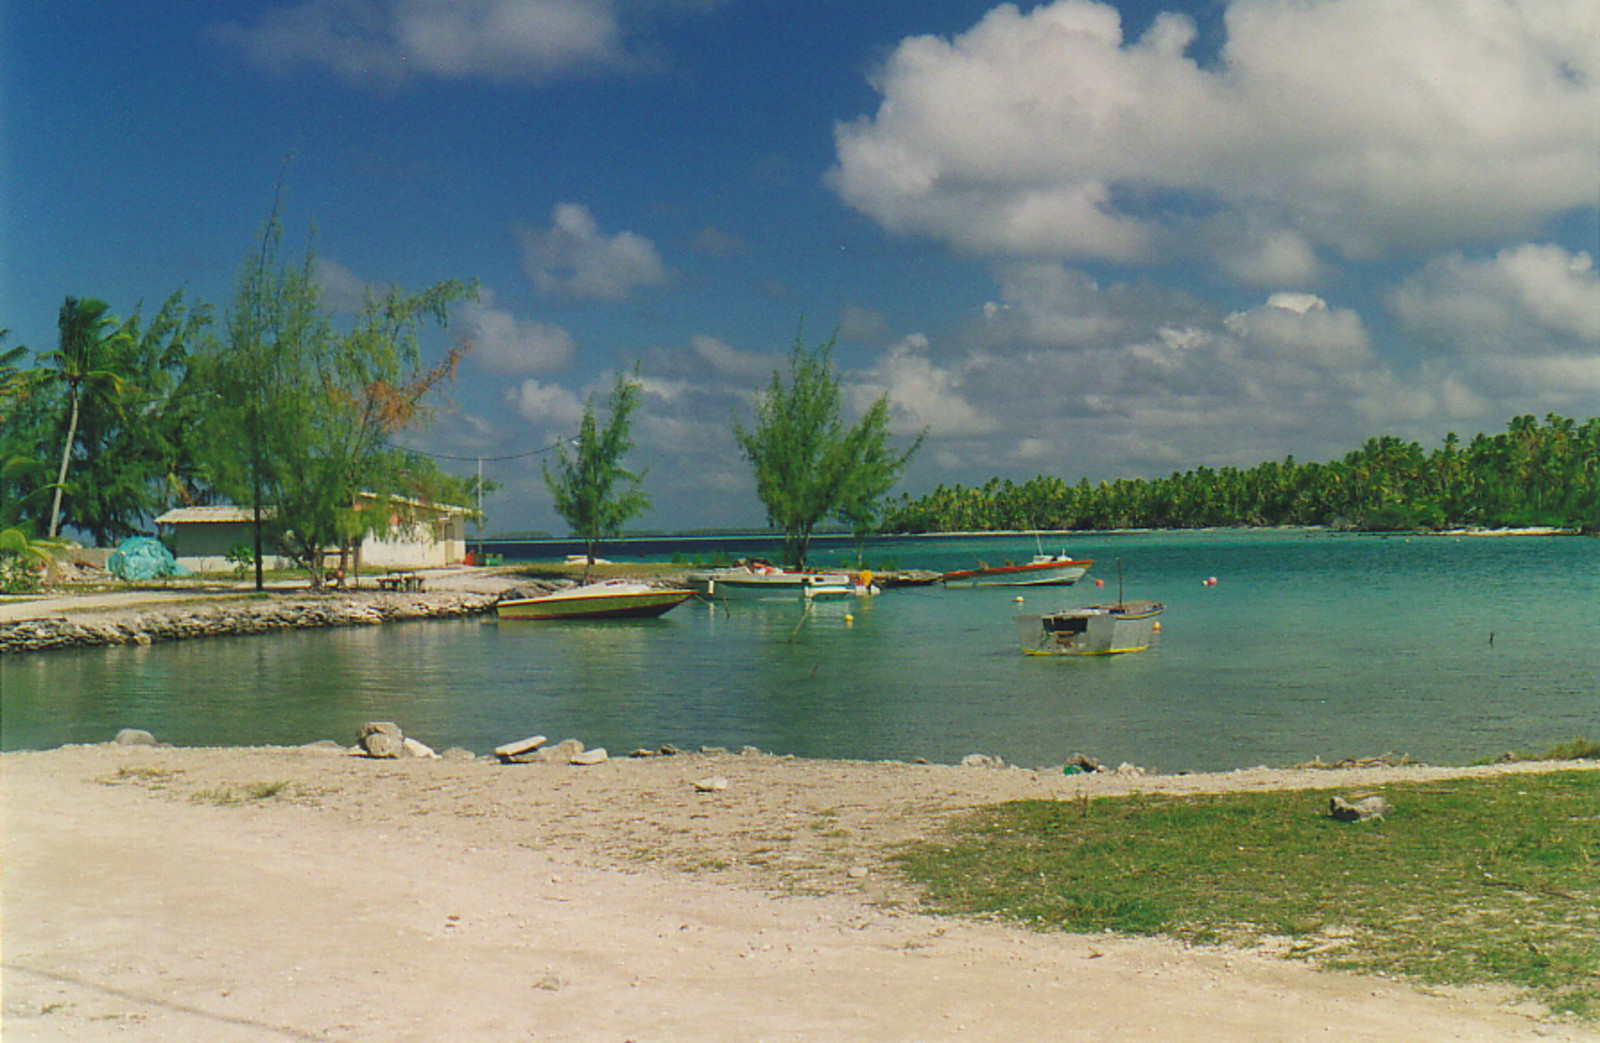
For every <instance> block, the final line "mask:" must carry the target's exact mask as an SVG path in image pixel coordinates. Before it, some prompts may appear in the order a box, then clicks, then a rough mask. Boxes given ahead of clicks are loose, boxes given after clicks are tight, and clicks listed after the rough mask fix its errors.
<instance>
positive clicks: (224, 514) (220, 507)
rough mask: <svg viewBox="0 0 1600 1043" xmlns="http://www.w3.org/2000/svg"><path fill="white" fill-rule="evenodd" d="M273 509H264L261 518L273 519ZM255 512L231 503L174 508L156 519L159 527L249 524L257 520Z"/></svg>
mask: <svg viewBox="0 0 1600 1043" xmlns="http://www.w3.org/2000/svg"><path fill="white" fill-rule="evenodd" d="M273 513H274V511H273V509H272V508H271V507H263V508H262V509H261V516H262V517H264V518H270V517H272V515H273ZM255 517H256V515H255V511H254V510H253V509H251V508H249V507H235V506H234V505H233V504H231V503H219V504H212V505H210V506H207V507H174V508H173V509H172V510H170V511H168V512H167V513H166V514H163V515H161V517H159V518H157V519H156V524H158V525H190V524H193V523H195V522H211V523H213V524H215V523H218V522H248V521H254V520H255Z"/></svg>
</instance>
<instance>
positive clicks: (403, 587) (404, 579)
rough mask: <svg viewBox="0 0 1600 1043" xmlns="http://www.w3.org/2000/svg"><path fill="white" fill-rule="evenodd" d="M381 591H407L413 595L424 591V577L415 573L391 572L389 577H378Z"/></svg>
mask: <svg viewBox="0 0 1600 1043" xmlns="http://www.w3.org/2000/svg"><path fill="white" fill-rule="evenodd" d="M378 589H379V590H394V591H406V592H407V593H412V592H416V591H420V590H422V577H421V576H419V575H417V574H416V573H415V572H391V573H389V574H388V575H387V576H379V577H378Z"/></svg>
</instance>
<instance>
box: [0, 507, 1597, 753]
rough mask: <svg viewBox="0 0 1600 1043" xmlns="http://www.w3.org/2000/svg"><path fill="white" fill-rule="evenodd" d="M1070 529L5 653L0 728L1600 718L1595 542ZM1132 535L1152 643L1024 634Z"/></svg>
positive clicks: (970, 727) (1159, 724) (1197, 733)
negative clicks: (324, 619) (1045, 584)
mask: <svg viewBox="0 0 1600 1043" xmlns="http://www.w3.org/2000/svg"><path fill="white" fill-rule="evenodd" d="M1061 543H1062V541H1061V540H1059V539H1058V540H1056V541H1054V542H1052V543H1050V544H1047V545H1046V547H1045V549H1046V550H1052V551H1053V550H1060V549H1066V550H1068V551H1070V552H1072V553H1074V554H1078V555H1083V556H1088V557H1092V558H1094V559H1095V566H1094V568H1093V569H1091V571H1090V573H1089V576H1088V577H1087V578H1086V579H1085V580H1084V581H1082V582H1080V583H1079V584H1078V585H1077V586H1075V587H1071V588H1054V589H1042V590H1031V591H1030V590H1020V591H1019V590H1018V589H1016V588H1009V589H1008V588H992V589H977V590H944V589H942V588H937V587H933V588H918V589H903V590H894V591H890V592H887V593H885V594H883V595H881V596H879V597H877V598H874V599H865V600H860V601H856V602H853V603H828V604H818V605H816V606H814V608H813V610H812V612H811V613H810V614H809V615H807V616H802V613H801V610H800V608H799V607H798V606H797V605H791V604H788V603H744V604H739V603H735V604H715V605H711V604H702V603H694V602H691V603H689V604H685V605H683V606H682V607H680V608H677V609H674V610H673V611H672V612H671V613H669V614H668V615H666V616H664V617H662V618H661V619H659V620H649V621H639V622H621V623H617V622H613V623H588V624H585V623H577V622H563V623H528V622H522V623H512V622H507V623H498V622H496V621H494V620H493V619H492V618H485V619H478V620H470V621H452V622H438V623H409V624H400V625H393V626H387V627H381V628H372V629H350V630H327V631H302V632H296V633H292V634H284V635H275V636H270V637H249V638H218V639H210V640H203V641H190V642H180V643H175V644H165V645H155V646H151V647H144V648H139V647H130V648H115V649H110V650H91V651H83V652H62V653H50V654H44V655H33V656H8V657H5V658H3V659H0V694H3V708H0V709H3V736H0V738H3V744H4V747H5V748H6V749H18V748H38V747H47V746H54V745H59V744H61V743H66V742H99V741H104V740H105V739H107V738H109V737H110V736H111V735H113V734H114V733H115V731H116V730H117V729H118V728H120V727H138V728H144V729H147V730H149V731H151V732H153V733H155V734H156V735H157V736H158V737H159V738H161V739H163V740H165V741H168V742H173V743H177V744H182V745H202V744H204V745H211V744H234V743H248V744H259V743H283V744H297V743H302V742H309V741H311V740H314V739H320V738H336V739H338V740H340V741H342V742H348V741H352V740H353V738H354V735H355V730H356V728H357V727H358V726H359V725H360V723H361V722H363V721H366V720H373V719H383V720H394V721H397V722H399V723H400V725H401V726H402V727H403V728H404V729H405V731H406V733H407V734H408V735H414V736H416V737H417V738H419V739H421V740H422V741H424V742H426V743H428V744H430V745H433V746H435V747H438V748H442V747H444V746H450V745H460V746H465V747H468V748H470V749H473V750H476V751H478V752H487V751H488V750H489V749H490V748H491V747H493V746H495V745H498V744H499V743H502V742H506V741H508V740H511V739H516V738H520V737H522V736H524V735H529V734H535V733H540V734H544V735H548V736H550V737H551V739H552V740H554V739H560V738H564V737H567V736H573V737H577V738H580V739H582V740H583V741H584V742H585V743H587V744H589V745H591V746H606V747H608V748H609V749H610V750H611V751H612V752H613V753H619V752H626V751H627V750H631V749H633V748H635V747H638V746H655V745H658V744H660V743H663V742H671V743H675V744H677V745H679V746H682V747H686V748H692V747H695V746H699V745H702V744H706V745H718V746H728V747H733V748H738V747H740V746H743V745H746V744H748V745H754V746H758V747H760V748H762V749H764V750H770V751H773V752H779V753H793V754H798V755H802V756H818V757H821V756H827V757H859V758H870V759H878V758H895V759H910V758H912V757H918V756H921V757H926V758H928V759H930V760H935V761H954V760H958V759H959V758H960V757H961V756H962V755H964V754H967V753H972V752H983V753H989V754H996V755H999V756H1002V757H1004V758H1005V759H1006V760H1008V761H1010V762H1012V763H1017V764H1025V765H1047V764H1059V763H1061V762H1062V761H1063V760H1064V759H1065V758H1066V757H1067V756H1069V755H1070V754H1072V753H1074V752H1078V751H1082V752H1085V753H1089V754H1092V755H1094V756H1096V757H1099V758H1100V759H1102V760H1107V761H1111V762H1113V763H1116V762H1119V761H1123V760H1127V761H1132V762H1134V763H1137V764H1141V765H1145V766H1148V767H1152V768H1158V769H1160V770H1164V771H1175V770H1184V769H1190V770H1208V769H1221V768H1231V767H1241V766H1248V765H1254V764H1262V763H1264V764H1273V765H1281V764H1289V763H1296V762H1300V761H1304V760H1309V759H1310V758H1311V757H1313V756H1321V757H1322V758H1323V759H1324V760H1336V759H1338V758H1341V757H1347V756H1364V755H1371V754H1377V753H1384V752H1398V753H1408V754H1410V755H1411V756H1413V757H1416V758H1418V759H1422V760H1431V761H1442V762H1449V761H1464V760H1470V759H1474V758H1477V757H1482V756H1488V755H1493V754H1496V753H1499V752H1501V751H1504V750H1507V749H1529V748H1537V749H1542V748H1545V747H1548V746H1550V745H1553V744H1554V743H1556V742H1560V741H1564V740H1567V739H1571V738H1574V737H1578V736H1587V737H1590V738H1596V739H1600V541H1597V540H1592V539H1578V538H1543V537H1495V538H1487V537H1476V538H1456V537H1426V538H1423V537H1413V538H1404V537H1391V538H1382V537H1371V536H1343V535H1329V534H1321V533H1312V534H1307V533H1303V532H1272V533H1228V532H1223V533H1218V532H1203V533H1176V534H1174V533H1139V534H1128V535H1085V536H1073V537H1070V538H1069V539H1067V540H1066V541H1065V546H1064V547H1063V546H1061ZM1036 549H1037V548H1036V547H1035V546H1034V544H1033V541H1032V540H1031V539H1029V538H984V539H982V540H972V539H939V540H887V541H878V542H875V543H874V544H872V545H871V546H870V547H869V548H868V551H867V554H868V560H869V563H876V564H879V565H880V566H898V567H904V568H914V567H920V568H929V569H934V570H944V569H950V568H956V567H960V566H965V565H969V564H970V563H971V562H972V561H973V560H975V559H976V558H979V557H981V558H983V559H985V560H987V561H989V562H990V563H996V562H998V561H1000V560H1003V559H1005V558H1008V557H1009V558H1015V559H1018V560H1021V559H1025V558H1026V557H1028V556H1029V555H1031V554H1032V553H1034V552H1035V550H1036ZM830 554H831V555H832V556H833V557H834V558H835V560H836V561H837V560H838V559H839V558H840V557H841V556H842V555H843V554H844V552H842V551H835V552H830ZM1119 558H1120V559H1121V561H1122V569H1123V576H1124V583H1125V586H1126V591H1127V595H1128V596H1129V597H1142V598H1143V597H1148V598H1155V599H1158V600H1160V601H1163V602H1165V603H1166V605H1167V612H1166V614H1165V616H1164V617H1163V620H1162V622H1163V630H1162V634H1161V638H1160V643H1159V645H1158V646H1157V647H1156V648H1155V649H1153V650H1152V651H1150V652H1147V653H1140V654H1134V655H1128V656H1119V657H1112V658H1104V659H1062V658H1048V657H1034V656H1024V655H1022V654H1021V652H1020V650H1019V646H1018V644H1017V638H1016V633H1015V628H1014V626H1013V625H1012V623H1011V618H1010V617H1011V616H1012V615H1013V614H1014V613H1015V612H1017V611H1018V610H1019V608H1020V609H1022V610H1031V611H1043V610H1047V609H1051V608H1058V607H1065V606H1069V605H1076V604H1083V603H1087V602H1090V601H1094V600H1097V599H1105V598H1107V597H1111V598H1114V597H1115V592H1116V585H1117V565H1116V562H1117V560H1118V559H1119ZM818 563H819V564H829V563H830V562H828V561H826V560H823V561H819V562H818ZM1208 576H1215V577H1217V579H1218V582H1217V584H1216V585H1215V586H1205V585H1203V580H1204V579H1205V578H1206V577H1208ZM1096 578H1099V579H1102V580H1104V581H1105V583H1106V586H1105V588H1104V589H1096V588H1095V586H1094V585H1093V580H1095V579H1096ZM1019 594H1021V596H1023V597H1024V598H1025V599H1026V600H1025V602H1024V603H1023V605H1022V606H1018V605H1017V604H1016V603H1015V601H1014V599H1015V598H1016V597H1017V596H1018V595H1019ZM847 615H850V616H852V617H853V618H852V619H847V618H846V616H847Z"/></svg>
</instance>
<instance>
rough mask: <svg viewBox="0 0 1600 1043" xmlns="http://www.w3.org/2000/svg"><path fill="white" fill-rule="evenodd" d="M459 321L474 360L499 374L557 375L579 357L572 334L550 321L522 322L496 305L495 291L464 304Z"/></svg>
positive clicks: (483, 293) (459, 312)
mask: <svg viewBox="0 0 1600 1043" xmlns="http://www.w3.org/2000/svg"><path fill="white" fill-rule="evenodd" d="M457 314H458V316H459V319H460V321H461V323H462V325H463V328H464V329H465V330H466V333H467V338H468V339H469V340H470V341H471V342H472V346H473V352H472V358H474V359H476V360H477V362H478V363H479V364H480V365H482V366H483V367H484V368H486V369H490V370H493V371H494V372H496V373H553V372H556V371H558V370H562V369H565V368H566V367H567V366H569V365H570V364H571V363H572V360H573V358H574V357H575V355H576V354H577V343H576V342H575V341H574V340H573V338H572V334H570V333H568V332H567V331H566V330H564V329H562V328H561V327H560V326H557V325H555V324H554V323H549V322H530V321H528V320H525V319H519V318H517V317H516V316H515V315H513V314H511V313H510V312H509V311H506V310H505V309H503V308H497V307H495V304H494V294H493V292H492V291H489V290H484V291H482V293H481V294H480V295H479V298H478V299H477V300H475V301H466V302H464V303H463V304H462V305H461V307H460V310H459V311H458V313H457Z"/></svg>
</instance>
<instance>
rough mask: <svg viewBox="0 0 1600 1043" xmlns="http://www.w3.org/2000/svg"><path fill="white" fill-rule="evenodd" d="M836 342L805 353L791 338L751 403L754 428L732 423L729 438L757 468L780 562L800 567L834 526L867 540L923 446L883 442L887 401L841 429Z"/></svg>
mask: <svg viewBox="0 0 1600 1043" xmlns="http://www.w3.org/2000/svg"><path fill="white" fill-rule="evenodd" d="M833 348H834V339H833V338H830V339H829V340H828V341H826V342H824V343H823V344H820V345H817V346H815V347H810V346H808V345H807V344H806V342H805V338H804V335H803V333H800V334H796V336H795V340H794V345H793V346H792V347H791V349H790V351H789V360H788V365H787V367H786V371H785V370H778V371H775V372H774V373H773V374H772V381H771V383H770V384H768V385H767V390H766V391H765V393H763V394H762V395H761V396H760V398H759V399H758V400H757V402H756V418H755V424H754V426H753V427H748V428H747V427H745V425H744V424H743V423H741V422H740V421H739V420H738V419H737V418H735V420H734V425H733V432H734V438H735V439H736V440H737V442H738V444H739V449H740V451H741V452H742V453H743V454H744V457H745V459H747V460H748V461H750V464H751V466H752V467H753V468H754V469H755V479H756V495H758V496H759V497H760V498H761V502H762V504H764V505H765V506H766V509H767V520H768V521H769V522H770V523H771V524H772V525H773V526H774V527H775V528H777V529H781V530H782V531H783V560H784V563H785V564H787V565H793V566H796V567H803V566H804V565H805V561H806V553H807V550H808V549H809V546H810V542H811V535H812V533H813V532H814V531H815V530H816V528H817V526H818V525H820V524H821V523H822V522H823V521H825V520H828V519H833V520H836V521H839V522H843V523H844V524H846V525H848V526H850V528H851V530H852V531H854V532H856V533H858V534H865V533H866V532H869V531H871V530H872V529H873V528H875V527H876V526H877V525H878V524H879V521H880V516H881V509H882V503H883V498H884V497H885V496H886V495H887V494H888V493H889V490H890V489H891V488H893V486H894V483H895V482H896V481H898V480H899V477H900V475H901V473H902V472H904V470H905V467H906V464H907V463H908V462H909V461H910V459H911V456H912V454H914V453H915V452H916V450H917V447H918V445H920V444H921V438H920V436H919V437H918V438H917V439H916V441H915V442H913V444H912V445H911V446H910V448H908V449H906V450H904V451H899V450H896V449H894V448H893V447H892V446H891V444H890V441H889V396H888V395H887V394H885V395H881V396H879V397H878V399H877V400H876V401H874V402H873V403H872V404H871V405H869V406H868V407H867V409H866V411H865V412H864V413H863V414H862V415H861V417H860V418H859V419H858V420H857V421H856V422H855V423H854V424H853V425H851V426H849V427H846V426H845V423H844V421H843V419H842V417H841V395H840V390H839V375H838V372H837V370H836V369H835V368H834V364H833Z"/></svg>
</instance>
